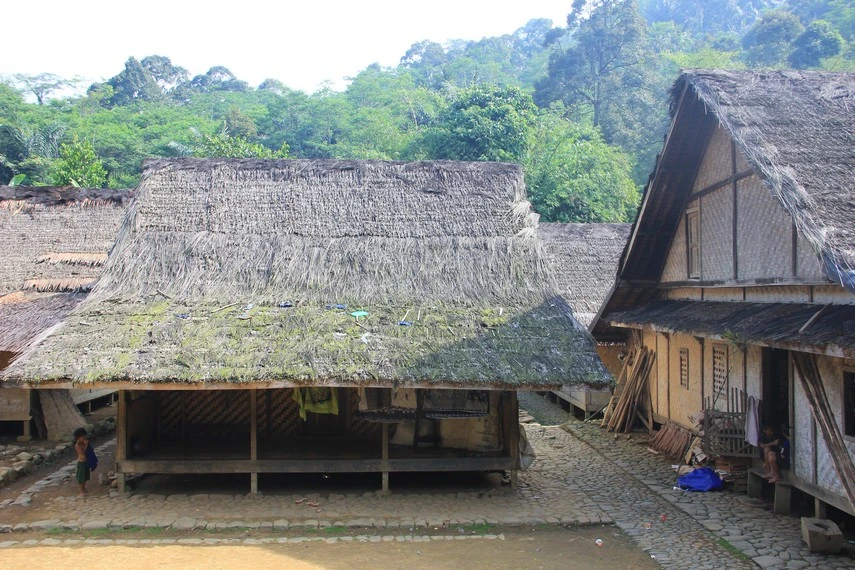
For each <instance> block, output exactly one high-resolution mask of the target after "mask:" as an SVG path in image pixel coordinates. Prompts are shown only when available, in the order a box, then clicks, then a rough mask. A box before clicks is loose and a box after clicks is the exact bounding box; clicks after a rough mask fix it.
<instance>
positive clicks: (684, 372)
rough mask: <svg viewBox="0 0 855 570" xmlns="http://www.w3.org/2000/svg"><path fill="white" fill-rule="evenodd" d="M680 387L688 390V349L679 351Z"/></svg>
mask: <svg viewBox="0 0 855 570" xmlns="http://www.w3.org/2000/svg"><path fill="white" fill-rule="evenodd" d="M680 386H682V387H683V388H685V389H687V390H688V389H689V349H688V348H681V349H680Z"/></svg>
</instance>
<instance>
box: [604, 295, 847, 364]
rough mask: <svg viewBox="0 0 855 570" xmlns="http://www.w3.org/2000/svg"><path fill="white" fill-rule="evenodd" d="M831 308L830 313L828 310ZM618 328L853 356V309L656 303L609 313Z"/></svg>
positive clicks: (679, 302)
mask: <svg viewBox="0 0 855 570" xmlns="http://www.w3.org/2000/svg"><path fill="white" fill-rule="evenodd" d="M832 309H833V310H832ZM605 319H606V320H607V321H608V322H609V323H611V324H613V325H617V326H622V327H649V328H652V329H653V330H656V331H659V332H665V333H683V334H689V335H693V336H701V337H711V338H718V339H723V340H727V341H728V342H732V343H735V344H743V343H744V344H760V345H764V346H771V347H778V348H784V349H795V350H801V351H805V350H808V351H813V352H818V353H821V354H829V355H832V356H839V357H845V358H855V305H838V306H836V307H833V308H832V307H822V306H819V305H811V304H807V303H725V302H716V301H678V300H670V299H660V300H657V301H653V302H651V303H647V304H645V305H641V306H640V307H634V308H632V309H629V310H626V311H621V312H616V313H611V314H609V315H607V316H606V317H605Z"/></svg>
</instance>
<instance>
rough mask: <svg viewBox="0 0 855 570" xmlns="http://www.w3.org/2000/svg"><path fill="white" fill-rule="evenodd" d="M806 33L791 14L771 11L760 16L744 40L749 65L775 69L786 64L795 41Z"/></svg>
mask: <svg viewBox="0 0 855 570" xmlns="http://www.w3.org/2000/svg"><path fill="white" fill-rule="evenodd" d="M803 31H804V27H803V26H802V24H801V22H800V21H799V19H798V18H797V17H796V16H795V15H794V14H793V13H791V12H786V11H784V10H770V11H768V12H766V13H765V14H763V15H762V16H760V18H758V19H757V21H756V22H754V25H753V26H751V29H749V30H748V32H747V33H746V34H745V36H743V38H742V47H744V48H745V58H746V60H747V61H748V63H749V64H751V65H755V66H760V67H774V66H776V65H780V64H782V63H784V62H785V61H786V59H787V56H789V54H790V52H791V51H792V44H793V41H794V40H795V39H796V38H797V37H799V35H800V34H801V33H802V32H803Z"/></svg>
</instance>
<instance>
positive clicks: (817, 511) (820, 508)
mask: <svg viewBox="0 0 855 570" xmlns="http://www.w3.org/2000/svg"><path fill="white" fill-rule="evenodd" d="M813 516H814V518H818V519H826V518H828V511H827V509H826V505H825V501H823V500H822V499H817V498H815V497H814V499H813Z"/></svg>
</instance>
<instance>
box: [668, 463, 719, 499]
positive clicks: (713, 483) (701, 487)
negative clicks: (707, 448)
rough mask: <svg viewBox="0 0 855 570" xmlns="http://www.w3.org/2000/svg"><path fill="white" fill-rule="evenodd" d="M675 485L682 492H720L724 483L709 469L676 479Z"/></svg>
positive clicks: (702, 469)
mask: <svg viewBox="0 0 855 570" xmlns="http://www.w3.org/2000/svg"><path fill="white" fill-rule="evenodd" d="M677 485H679V487H680V488H681V489H683V490H684V491H699V492H702V493H703V492H705V491H721V490H722V489H724V481H722V480H721V478H720V477H719V476H718V475H717V474H716V472H715V471H713V470H712V469H710V468H709V467H701V468H700V469H695V470H694V471H692V472H691V473H686V474H685V475H683V476H681V477H678V478H677Z"/></svg>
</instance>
